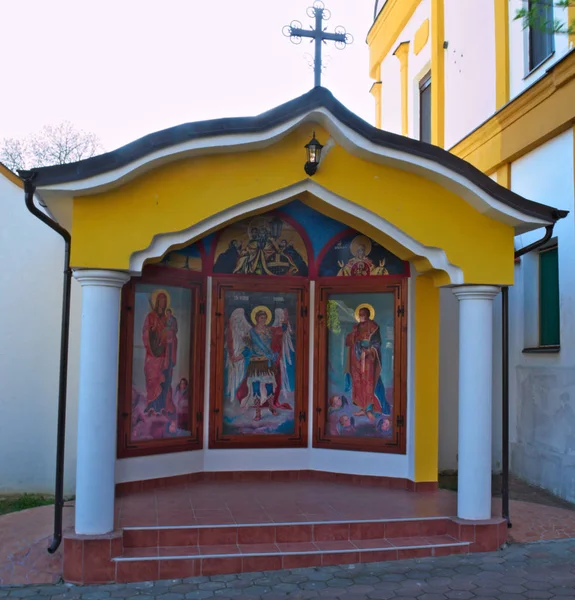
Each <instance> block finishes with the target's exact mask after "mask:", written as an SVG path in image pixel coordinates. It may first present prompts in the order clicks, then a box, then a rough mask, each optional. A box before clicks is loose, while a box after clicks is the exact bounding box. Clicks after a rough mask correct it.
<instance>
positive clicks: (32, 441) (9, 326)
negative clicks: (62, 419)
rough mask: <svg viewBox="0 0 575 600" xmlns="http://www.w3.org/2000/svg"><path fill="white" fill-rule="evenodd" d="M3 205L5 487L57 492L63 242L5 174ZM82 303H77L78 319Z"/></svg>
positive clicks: (69, 466) (1, 464)
mask: <svg viewBox="0 0 575 600" xmlns="http://www.w3.org/2000/svg"><path fill="white" fill-rule="evenodd" d="M0 210H1V212H2V215H3V218H2V220H1V221H0V256H2V257H3V261H2V273H1V275H0V314H2V315H3V324H2V344H1V345H0V382H1V386H0V411H1V413H2V419H1V420H0V456H1V457H2V460H1V461H0V492H1V493H12V492H15V493H16V492H40V493H53V491H54V478H55V468H56V425H57V411H58V373H59V353H60V323H61V313H62V278H63V262H64V242H63V241H62V238H61V237H60V236H59V235H58V234H56V233H55V232H53V231H52V230H51V229H49V228H48V227H47V226H46V225H44V224H43V223H41V222H40V221H39V220H38V219H36V217H34V216H32V215H31V214H30V213H29V212H28V210H27V209H26V206H25V204H24V192H23V190H22V189H21V188H20V187H18V186H17V185H15V184H14V183H12V182H11V181H9V180H8V179H7V178H6V177H4V176H3V175H1V174H0ZM74 292H77V290H74ZM74 296H76V293H74ZM77 310H78V307H77V306H76V307H75V312H74V313H73V319H72V323H73V324H74V323H77ZM77 335H78V331H77V327H76V330H75V331H73V334H72V343H71V347H70V372H71V373H73V372H74V369H75V365H76V357H77V347H78V346H77ZM76 371H77V368H76ZM75 382H77V377H76V376H75V375H72V376H71V378H70V383H71V393H70V401H69V407H68V437H67V452H66V459H67V460H66V470H65V492H66V493H67V494H73V493H74V487H75V470H76V461H75V455H76V396H75V389H74V387H75V386H74V384H75Z"/></svg>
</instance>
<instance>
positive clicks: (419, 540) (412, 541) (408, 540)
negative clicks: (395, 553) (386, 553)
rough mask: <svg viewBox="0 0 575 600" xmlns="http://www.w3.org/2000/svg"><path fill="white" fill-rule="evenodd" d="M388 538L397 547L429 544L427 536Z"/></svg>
mask: <svg viewBox="0 0 575 600" xmlns="http://www.w3.org/2000/svg"><path fill="white" fill-rule="evenodd" d="M388 540H389V542H390V543H391V544H392V545H393V546H394V547H395V548H404V547H410V546H426V545H427V544H428V541H427V538H424V537H419V536H413V537H403V538H400V537H397V538H388Z"/></svg>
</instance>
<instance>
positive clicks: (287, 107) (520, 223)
mask: <svg viewBox="0 0 575 600" xmlns="http://www.w3.org/2000/svg"><path fill="white" fill-rule="evenodd" d="M307 123H309V124H310V125H311V124H319V125H321V126H322V127H323V128H324V129H325V130H326V131H327V132H328V133H329V135H330V136H331V137H330V140H329V141H328V142H327V143H326V148H325V150H324V153H325V152H329V148H330V146H333V145H334V144H338V145H340V146H341V147H343V148H344V149H345V150H346V151H347V152H349V153H350V154H352V155H355V156H357V157H360V158H362V159H364V160H367V161H370V162H373V163H378V164H382V165H386V166H390V167H393V168H396V169H401V170H403V171H407V172H410V173H413V174H415V175H418V176H421V177H424V178H426V179H428V180H431V181H434V182H436V183H437V184H439V185H441V186H442V187H444V188H445V189H447V190H449V191H451V192H453V193H455V194H457V195H458V196H460V197H461V198H463V199H464V200H465V201H466V202H467V203H468V204H469V205H471V206H472V207H473V208H475V209H476V210H477V211H479V212H480V213H482V214H485V215H487V216H489V217H491V218H493V219H496V220H498V221H501V222H504V223H506V224H508V225H510V226H512V227H514V229H515V231H516V233H524V232H526V231H530V230H533V229H537V228H539V227H541V226H544V225H549V224H551V223H553V222H555V221H556V220H558V219H559V218H562V217H563V216H565V215H566V214H567V213H566V212H565V211H560V210H557V209H555V208H552V207H550V206H547V205H544V204H540V203H537V202H533V201H531V200H528V199H526V198H523V197H522V196H519V195H518V194H515V193H513V192H511V191H510V190H508V189H506V188H504V187H502V186H500V185H498V184H497V183H496V182H495V181H493V180H492V179H491V178H490V177H488V176H486V175H485V174H483V173H482V172H481V171H479V170H478V169H476V168H475V167H473V166H472V165H471V164H469V163H467V162H466V161H464V160H462V159H460V158H458V157H457V156H455V155H453V154H451V153H449V152H447V151H445V150H443V149H441V148H439V147H437V146H433V145H431V144H426V143H423V142H420V141H418V140H413V139H411V138H408V137H405V136H401V135H396V134H393V133H390V132H387V131H382V130H380V129H377V128H375V127H373V126H372V125H370V124H368V123H367V122H365V121H363V120H362V119H360V118H359V117H357V116H356V115H355V114H354V113H352V112H351V111H349V110H348V109H347V108H345V106H343V105H342V104H341V103H340V102H338V101H337V100H336V99H335V98H334V96H333V95H332V94H331V93H330V92H329V91H328V90H326V89H325V88H314V89H313V90H312V91H310V92H308V93H307V94H305V95H303V96H301V97H299V98H296V99H295V100H292V101H290V102H288V103H286V104H283V105H281V106H279V107H277V108H274V109H272V110H270V111H268V112H266V113H263V114H261V115H259V116H256V117H241V118H230V119H218V120H212V121H202V122H197V123H188V124H184V125H180V126H177V127H173V128H170V129H166V130H163V131H159V132H157V133H153V134H150V135H148V136H146V137H144V138H141V139H139V140H136V141H135V142H132V143H131V144H128V145H127V146H124V147H122V148H119V149H118V150H114V151H112V152H109V153H106V154H103V155H101V156H97V157H94V158H90V159H87V160H84V161H80V162H77V163H72V164H68V165H58V166H54V167H46V168H42V169H37V170H36V171H35V174H34V183H35V185H36V188H37V194H38V195H39V196H40V197H41V198H42V199H43V200H44V201H45V202H47V203H51V202H52V201H61V200H63V199H65V198H71V197H74V196H83V195H92V194H97V193H101V192H103V191H106V190H109V189H112V188H115V187H118V186H120V185H123V184H125V183H126V182H128V181H130V180H132V179H134V178H136V177H138V176H140V175H141V174H143V173H145V172H147V171H149V170H152V169H155V168H157V167H158V166H160V165H163V164H166V163H169V162H173V161H176V160H181V159H183V158H188V157H194V156H205V155H208V154H224V153H231V152H247V151H253V150H259V149H264V148H268V147H270V146H272V145H273V144H275V143H276V142H278V141H280V140H281V139H282V138H284V137H285V136H287V135H288V134H290V133H291V132H293V131H294V130H295V129H297V128H299V127H300V126H301V125H303V124H307ZM324 155H325V154H324Z"/></svg>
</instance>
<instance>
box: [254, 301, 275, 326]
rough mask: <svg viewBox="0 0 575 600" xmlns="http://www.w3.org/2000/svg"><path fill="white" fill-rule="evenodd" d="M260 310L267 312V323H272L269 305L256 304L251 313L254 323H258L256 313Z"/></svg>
mask: <svg viewBox="0 0 575 600" xmlns="http://www.w3.org/2000/svg"><path fill="white" fill-rule="evenodd" d="M259 312H265V313H266V325H269V324H270V323H271V320H272V311H271V310H270V309H269V308H268V307H267V306H263V305H262V306H256V307H255V308H254V309H253V310H252V314H251V318H252V323H253V324H254V325H256V315H257V314H258V313H259Z"/></svg>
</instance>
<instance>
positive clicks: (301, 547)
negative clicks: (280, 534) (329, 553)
mask: <svg viewBox="0 0 575 600" xmlns="http://www.w3.org/2000/svg"><path fill="white" fill-rule="evenodd" d="M276 546H277V547H278V548H279V550H280V552H315V551H317V549H318V547H317V546H316V545H315V544H314V543H313V542H291V543H284V544H279V543H278V544H276Z"/></svg>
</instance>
